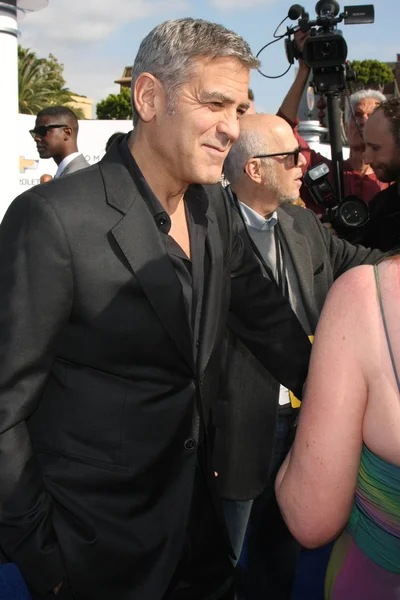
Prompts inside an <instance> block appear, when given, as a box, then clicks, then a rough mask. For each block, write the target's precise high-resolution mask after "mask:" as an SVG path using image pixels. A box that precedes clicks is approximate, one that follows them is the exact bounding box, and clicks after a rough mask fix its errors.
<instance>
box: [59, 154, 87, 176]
mask: <svg viewBox="0 0 400 600" xmlns="http://www.w3.org/2000/svg"><path fill="white" fill-rule="evenodd" d="M80 154H81V153H80V152H73V153H72V154H68V156H66V157H65V158H63V160H62V161H61V162H60V164H59V165H58V169H57V171H56V174H55V175H54V179H57V177H60V175H61V173H62V172H63V171H64V169H65V167H66V166H67V165H69V163H70V162H72V161H73V160H74V158H76V157H77V156H79V155H80Z"/></svg>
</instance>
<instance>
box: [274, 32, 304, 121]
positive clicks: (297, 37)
mask: <svg viewBox="0 0 400 600" xmlns="http://www.w3.org/2000/svg"><path fill="white" fill-rule="evenodd" d="M309 35H310V32H309V31H307V33H304V32H303V31H301V30H299V31H296V33H295V34H294V41H295V43H296V46H297V48H298V50H299V51H301V52H303V48H304V44H305V41H306V40H307V38H308V37H309ZM298 62H299V70H298V72H297V75H296V78H295V80H294V82H293V84H292V86H291V88H290V90H289V91H288V93H287V94H286V96H285V98H284V100H283V102H282V104H281V107H280V109H279V112H280V113H281V116H283V117H284V118H285V119H287V120H289V121H291V122H292V123H295V121H296V119H297V112H298V110H299V104H300V100H301V97H302V95H303V92H304V89H305V87H306V84H307V81H308V77H309V75H310V69H309V68H308V66H307V65H306V63H305V62H304V60H303V59H301V58H299V61H298ZM279 112H278V114H279Z"/></svg>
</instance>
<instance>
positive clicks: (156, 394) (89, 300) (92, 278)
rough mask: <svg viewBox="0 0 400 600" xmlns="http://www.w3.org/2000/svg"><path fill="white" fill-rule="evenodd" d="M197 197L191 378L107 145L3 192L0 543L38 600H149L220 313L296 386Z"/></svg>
mask: <svg viewBox="0 0 400 600" xmlns="http://www.w3.org/2000/svg"><path fill="white" fill-rule="evenodd" d="M208 191H209V199H210V204H209V208H208V211H207V219H208V234H207V241H206V250H207V252H208V255H209V259H210V265H211V266H210V272H209V275H208V280H207V281H206V285H205V292H204V294H205V296H204V302H203V312H202V318H201V331H200V337H199V341H198V343H199V349H198V360H197V362H196V364H195V362H194V359H193V351H192V339H191V332H190V330H189V326H188V323H187V318H186V313H185V308H184V303H183V298H182V293H181V286H180V283H179V280H178V278H177V276H176V273H175V270H174V267H173V265H172V263H171V261H170V258H169V256H168V255H167V254H166V251H165V248H164V246H163V244H162V241H161V239H160V234H159V232H158V230H157V227H156V225H155V223H154V220H153V218H152V216H151V214H150V211H149V210H148V208H147V206H146V205H145V203H144V201H143V199H142V198H141V196H140V195H139V193H138V191H137V189H136V188H135V186H134V185H133V182H132V179H131V176H130V174H129V172H128V170H127V169H126V167H125V166H124V164H123V162H122V160H121V156H120V154H119V149H118V145H114V146H113V147H112V148H111V150H110V152H109V153H108V154H107V155H106V157H105V158H104V159H103V160H102V161H101V162H100V163H98V164H97V165H94V166H92V167H89V168H87V169H83V170H82V171H80V172H79V173H76V174H72V175H71V176H69V177H65V178H63V179H62V180H54V181H51V182H49V183H48V184H47V185H46V186H38V187H36V188H33V189H32V190H30V191H28V192H26V193H24V194H22V195H21V196H19V197H18V198H17V199H16V200H15V201H14V203H13V204H12V205H11V207H10V208H9V210H8V211H7V214H6V216H5V217H4V220H3V222H2V224H1V227H0V257H1V260H0V289H1V290H2V293H1V295H0V325H1V326H0V364H1V384H0V386H1V387H0V416H1V418H0V477H1V486H0V545H1V547H2V548H3V550H4V551H5V553H6V555H7V556H8V557H9V558H10V559H11V560H13V561H15V562H16V564H17V565H18V566H19V567H20V569H21V571H22V574H23V576H24V578H25V580H26V581H27V582H28V583H29V584H30V586H31V587H32V588H33V589H34V590H36V591H37V592H38V593H45V592H47V591H48V590H49V589H51V588H52V587H53V586H54V585H56V584H57V583H58V582H59V581H61V580H62V579H63V580H64V581H65V582H66V581H70V584H71V589H72V590H73V592H74V594H75V597H76V598H78V599H83V598H85V599H87V598H90V599H92V598H96V600H102V599H104V600H109V599H110V598H118V600H128V599H129V600H158V599H160V598H162V596H163V594H164V592H165V590H166V588H167V586H168V583H169V581H170V579H171V577H172V574H173V573H174V570H175V568H176V565H177V563H178V561H179V558H180V556H181V552H182V547H183V543H184V537H185V532H186V526H187V521H188V512H189V508H190V502H191V495H192V486H193V477H194V471H195V465H196V444H197V442H198V436H199V419H200V416H199V415H200V413H201V414H203V415H204V420H205V421H206V423H205V432H206V439H207V440H208V439H211V432H212V428H213V413H214V410H215V405H216V394H217V388H218V379H219V374H220V363H221V341H222V339H223V334H224V332H225V328H226V320H227V314H228V310H229V308H230V310H231V311H232V315H233V321H234V322H233V324H232V326H233V327H234V329H235V331H236V333H237V334H238V335H240V336H241V337H242V339H244V340H246V343H247V344H248V345H249V347H250V348H251V350H252V352H253V353H254V354H255V355H256V356H257V357H258V358H259V359H260V360H261V361H262V362H263V364H264V365H265V366H266V367H268V369H270V371H271V372H272V373H274V375H275V377H277V378H278V379H281V380H282V382H283V383H284V384H285V385H286V386H288V387H291V388H292V389H296V390H297V391H300V390H301V387H302V383H303V380H304V378H305V376H306V372H307V364H308V358H309V350H310V346H309V342H308V340H307V338H306V336H305V334H304V332H303V330H302V329H301V327H300V325H299V323H298V321H297V319H296V318H295V317H294V314H293V313H292V311H291V309H290V307H289V306H288V304H287V303H286V301H284V300H283V299H282V297H281V296H280V295H279V294H277V293H276V289H275V287H274V286H272V285H271V284H269V282H267V281H266V280H264V279H263V278H262V277H261V276H260V268H259V265H258V263H257V261H256V260H255V259H254V256H253V252H252V249H251V247H250V245H249V243H248V240H247V237H246V234H244V231H243V227H242V224H241V222H240V220H239V219H238V215H235V214H232V212H231V210H230V206H229V202H228V201H227V199H226V198H225V196H224V194H223V192H222V190H221V188H220V187H219V186H215V187H211V188H210V189H209V190H208ZM273 417H274V415H273V412H272V414H271V418H273ZM207 468H208V476H209V486H210V489H211V488H212V486H214V485H215V484H214V479H215V478H214V477H213V471H212V465H211V464H208V467H207ZM211 492H212V489H211ZM205 551H207V549H205Z"/></svg>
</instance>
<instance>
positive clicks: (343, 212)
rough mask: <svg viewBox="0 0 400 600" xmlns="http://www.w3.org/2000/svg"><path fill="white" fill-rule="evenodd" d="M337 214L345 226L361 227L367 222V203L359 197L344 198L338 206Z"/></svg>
mask: <svg viewBox="0 0 400 600" xmlns="http://www.w3.org/2000/svg"><path fill="white" fill-rule="evenodd" d="M339 215H340V219H341V221H342V223H343V224H344V225H346V227H361V226H362V225H365V223H367V222H368V219H369V210H368V206H367V204H365V202H364V201H363V200H360V198H357V197H354V198H348V199H345V200H344V201H343V202H342V204H340V206H339Z"/></svg>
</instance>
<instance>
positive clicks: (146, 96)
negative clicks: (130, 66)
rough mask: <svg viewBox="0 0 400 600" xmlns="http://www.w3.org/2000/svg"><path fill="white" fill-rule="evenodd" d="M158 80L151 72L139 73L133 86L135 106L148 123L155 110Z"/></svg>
mask: <svg viewBox="0 0 400 600" xmlns="http://www.w3.org/2000/svg"><path fill="white" fill-rule="evenodd" d="M159 85H160V84H159V81H158V79H156V77H154V75H152V74H151V73H141V74H140V75H139V77H138V78H137V79H136V81H135V85H134V88H133V102H134V105H135V108H136V110H137V112H138V114H139V116H140V118H141V120H142V121H144V122H145V123H149V122H150V121H151V120H152V119H153V117H154V115H155V112H156V96H157V93H158V91H159Z"/></svg>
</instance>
